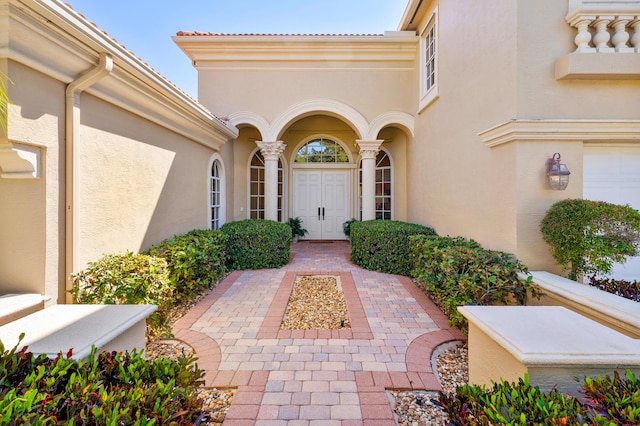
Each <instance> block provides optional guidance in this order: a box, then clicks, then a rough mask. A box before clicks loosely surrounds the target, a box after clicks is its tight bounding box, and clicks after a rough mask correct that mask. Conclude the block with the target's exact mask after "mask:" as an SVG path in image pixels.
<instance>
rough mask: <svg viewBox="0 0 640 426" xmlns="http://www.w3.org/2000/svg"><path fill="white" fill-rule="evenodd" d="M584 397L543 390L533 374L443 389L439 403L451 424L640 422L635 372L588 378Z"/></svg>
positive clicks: (639, 392) (639, 387)
mask: <svg viewBox="0 0 640 426" xmlns="http://www.w3.org/2000/svg"><path fill="white" fill-rule="evenodd" d="M576 386H580V389H581V392H582V393H583V394H584V397H585V400H584V401H581V400H579V399H578V398H575V397H572V396H569V395H565V394H562V393H561V392H558V391H555V390H554V391H551V392H546V393H545V392H543V391H541V390H540V389H539V388H538V387H537V386H532V385H531V384H530V382H529V378H528V376H525V377H524V378H520V379H519V380H518V382H517V383H511V382H504V381H502V382H500V383H494V385H493V386H492V387H486V386H477V385H464V386H460V387H458V389H457V391H456V394H455V395H443V396H442V397H441V398H440V404H441V405H442V407H443V408H444V409H445V410H446V411H447V413H448V414H449V421H450V424H451V425H459V426H462V425H468V426H471V425H522V426H528V425H572V426H573V425H625V426H627V425H628V426H631V425H638V424H639V423H640V404H639V402H640V384H639V383H638V380H637V378H636V377H635V375H634V374H633V373H631V372H627V374H626V377H625V378H622V377H620V374H619V373H618V372H614V375H613V378H611V377H610V376H605V377H597V378H593V379H592V378H588V377H587V378H584V379H582V381H581V384H580V385H578V383H576Z"/></svg>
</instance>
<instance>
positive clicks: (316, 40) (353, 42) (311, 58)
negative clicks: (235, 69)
mask: <svg viewBox="0 0 640 426" xmlns="http://www.w3.org/2000/svg"><path fill="white" fill-rule="evenodd" d="M173 40H174V41H175V43H176V44H177V45H178V46H179V47H180V49H182V51H183V52H185V54H186V55H187V56H188V57H189V58H191V60H192V61H193V62H194V66H196V67H198V66H203V65H206V64H212V63H218V64H219V63H224V62H227V63H243V64H249V63H252V62H253V63H260V64H264V63H266V62H290V63H295V62H304V63H314V62H315V63H319V62H322V63H331V62H341V63H359V62H367V63H389V62H413V61H414V60H415V57H416V54H417V51H416V45H417V42H418V38H417V37H416V35H415V33H413V32H388V33H385V35H324V34H321V35H271V34H265V35H262V34H252V35H236V34H215V33H188V32H184V31H181V32H179V33H178V34H177V35H176V36H175V37H173Z"/></svg>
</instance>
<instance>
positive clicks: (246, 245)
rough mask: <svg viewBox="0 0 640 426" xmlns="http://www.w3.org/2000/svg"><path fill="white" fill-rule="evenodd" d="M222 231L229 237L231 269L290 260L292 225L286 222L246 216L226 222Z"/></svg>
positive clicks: (228, 263) (254, 267) (282, 262)
mask: <svg viewBox="0 0 640 426" xmlns="http://www.w3.org/2000/svg"><path fill="white" fill-rule="evenodd" d="M220 231H222V232H223V233H224V234H226V235H227V237H228V244H227V253H228V258H227V266H228V267H229V268H230V269H234V270H242V269H264V268H280V267H282V266H284V265H286V264H287V263H289V257H290V248H291V228H290V227H289V225H288V224H286V223H279V222H275V221H272V220H264V219H246V220H240V221H237V222H229V223H225V224H224V225H222V227H221V228H220Z"/></svg>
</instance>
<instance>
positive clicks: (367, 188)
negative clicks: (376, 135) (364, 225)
mask: <svg viewBox="0 0 640 426" xmlns="http://www.w3.org/2000/svg"><path fill="white" fill-rule="evenodd" d="M382 142H384V140H375V141H361V140H357V141H356V143H357V144H358V147H359V148H360V156H361V158H362V220H373V219H375V218H376V156H377V155H378V151H380V145H382Z"/></svg>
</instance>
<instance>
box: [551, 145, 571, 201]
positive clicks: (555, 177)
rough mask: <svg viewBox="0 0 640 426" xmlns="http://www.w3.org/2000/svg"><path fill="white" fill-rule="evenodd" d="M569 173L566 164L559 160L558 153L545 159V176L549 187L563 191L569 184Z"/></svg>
mask: <svg viewBox="0 0 640 426" xmlns="http://www.w3.org/2000/svg"><path fill="white" fill-rule="evenodd" d="M570 174H571V172H570V171H569V168H568V167H567V165H566V164H564V163H561V162H560V153H558V152H556V153H555V154H553V157H551V158H549V159H547V178H548V179H549V186H551V189H554V190H556V191H564V190H565V189H566V188H567V185H569V175H570Z"/></svg>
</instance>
